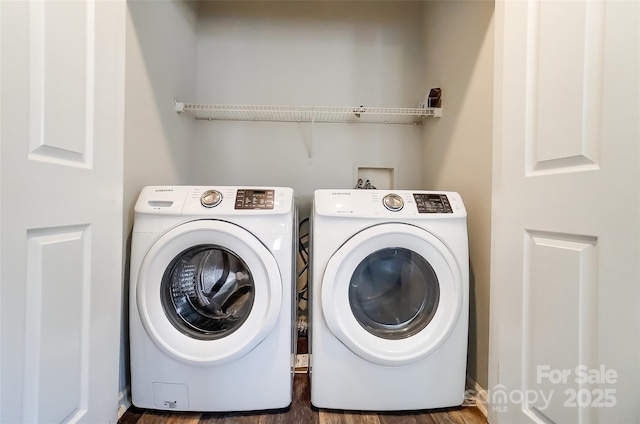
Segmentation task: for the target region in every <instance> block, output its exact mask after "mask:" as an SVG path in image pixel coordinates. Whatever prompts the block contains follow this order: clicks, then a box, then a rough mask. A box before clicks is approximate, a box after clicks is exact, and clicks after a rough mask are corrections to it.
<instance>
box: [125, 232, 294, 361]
mask: <svg viewBox="0 0 640 424" xmlns="http://www.w3.org/2000/svg"><path fill="white" fill-rule="evenodd" d="M136 297H137V298H136V302H137V306H138V311H139V314H140V318H141V320H142V323H143V325H144V328H145V330H146V331H147V333H148V334H149V336H150V337H151V339H152V340H153V341H154V342H155V343H156V345H157V346H158V347H160V348H161V349H163V350H164V351H165V352H167V353H168V354H170V355H171V356H173V357H175V358H177V359H179V360H182V361H184V362H187V363H189V364H202V365H210V364H214V363H216V364H221V363H225V362H227V361H230V360H233V359H235V358H238V357H241V356H242V355H244V354H246V353H247V352H249V351H250V350H251V349H252V348H253V347H254V346H256V345H257V344H258V343H260V342H261V341H262V340H263V339H264V338H265V337H266V335H267V334H268V333H269V331H270V330H271V329H272V328H273V326H274V324H275V322H276V320H277V317H278V314H279V311H280V307H281V304H282V278H281V275H280V271H279V269H278V265H277V262H276V260H275V258H274V257H273V255H272V254H271V253H270V252H269V250H268V249H267V248H266V247H265V246H264V245H263V244H262V243H261V242H260V240H258V239H257V238H256V237H255V236H254V235H253V234H251V233H250V232H248V231H247V230H245V229H243V228H241V227H239V226H237V225H234V224H231V223H228V222H224V221H213V220H201V221H193V222H189V223H186V224H183V225H180V226H178V227H176V228H174V229H172V230H170V231H168V232H167V233H166V234H164V235H163V236H162V237H160V238H159V239H158V240H157V242H156V243H154V245H153V246H152V248H151V249H150V250H149V252H148V253H147V255H146V256H145V259H144V261H143V262H142V266H141V269H140V274H139V277H138V282H137V290H136Z"/></svg>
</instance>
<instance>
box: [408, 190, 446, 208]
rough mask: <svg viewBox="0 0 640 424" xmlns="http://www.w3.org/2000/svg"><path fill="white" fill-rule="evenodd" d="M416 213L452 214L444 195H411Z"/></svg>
mask: <svg viewBox="0 0 640 424" xmlns="http://www.w3.org/2000/svg"><path fill="white" fill-rule="evenodd" d="M413 198H414V199H415V201H416V206H417V208H418V213H453V209H452V208H451V204H450V203H449V199H448V198H447V195H446V194H443V193H437V194H434V193H413Z"/></svg>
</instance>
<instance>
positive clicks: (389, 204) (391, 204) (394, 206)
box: [382, 193, 404, 212]
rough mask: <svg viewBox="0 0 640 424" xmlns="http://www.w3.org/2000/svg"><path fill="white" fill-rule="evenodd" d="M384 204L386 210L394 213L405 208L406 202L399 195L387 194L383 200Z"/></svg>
mask: <svg viewBox="0 0 640 424" xmlns="http://www.w3.org/2000/svg"><path fill="white" fill-rule="evenodd" d="M382 204H383V205H384V207H385V208H387V209H389V210H390V211H392V212H397V211H399V210H400V209H402V208H403V207H404V201H403V200H402V197H400V196H399V195H397V194H393V193H392V194H387V195H386V196H384V198H383V199H382Z"/></svg>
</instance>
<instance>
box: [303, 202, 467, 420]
mask: <svg viewBox="0 0 640 424" xmlns="http://www.w3.org/2000/svg"><path fill="white" fill-rule="evenodd" d="M311 225H312V231H311V266H312V271H311V282H310V288H311V293H310V296H311V311H310V316H311V322H310V336H309V337H310V340H311V344H310V374H311V403H312V404H313V405H315V406H316V407H318V408H332V409H345V410H376V411H384V410H387V411H389V410H396V411H397V410H417V409H432V408H442V407H450V406H456V405H460V404H462V402H463V400H464V391H465V379H466V378H465V377H466V360H467V334H468V316H469V312H468V309H469V294H468V293H469V264H468V241H467V225H466V211H465V208H464V205H463V203H462V199H461V198H460V196H459V195H458V194H457V193H453V192H433V191H400V190H398V191H393V192H392V191H383V190H317V191H316V192H315V194H314V201H313V215H312V222H311Z"/></svg>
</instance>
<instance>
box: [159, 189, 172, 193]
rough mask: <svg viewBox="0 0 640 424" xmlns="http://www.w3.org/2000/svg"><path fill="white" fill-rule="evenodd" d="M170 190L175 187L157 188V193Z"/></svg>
mask: <svg viewBox="0 0 640 424" xmlns="http://www.w3.org/2000/svg"><path fill="white" fill-rule="evenodd" d="M169 191H173V189H172V188H157V189H156V193H162V192H169Z"/></svg>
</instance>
